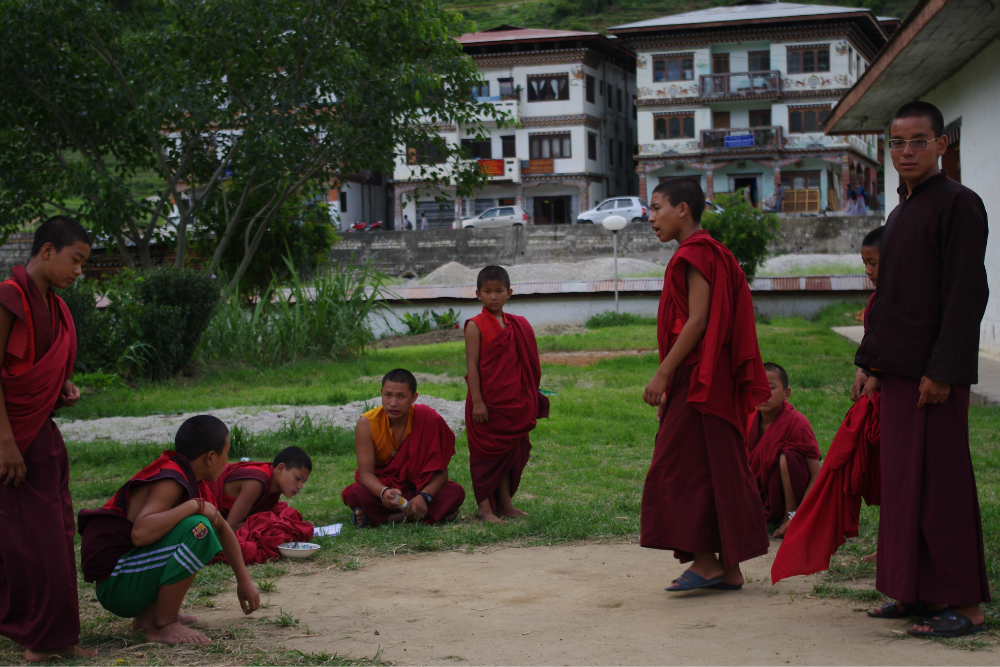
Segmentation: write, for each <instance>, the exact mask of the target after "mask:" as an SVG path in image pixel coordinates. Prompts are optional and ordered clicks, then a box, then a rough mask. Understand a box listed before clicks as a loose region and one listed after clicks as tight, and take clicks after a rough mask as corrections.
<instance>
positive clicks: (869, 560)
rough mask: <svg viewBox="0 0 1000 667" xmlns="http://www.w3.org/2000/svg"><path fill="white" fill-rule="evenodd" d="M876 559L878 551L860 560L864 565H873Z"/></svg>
mask: <svg viewBox="0 0 1000 667" xmlns="http://www.w3.org/2000/svg"><path fill="white" fill-rule="evenodd" d="M877 558H878V551H876V552H875V553H870V554H868V555H867V556H862V557H861V560H862V561H863V562H865V563H874V562H875V560H876V559H877Z"/></svg>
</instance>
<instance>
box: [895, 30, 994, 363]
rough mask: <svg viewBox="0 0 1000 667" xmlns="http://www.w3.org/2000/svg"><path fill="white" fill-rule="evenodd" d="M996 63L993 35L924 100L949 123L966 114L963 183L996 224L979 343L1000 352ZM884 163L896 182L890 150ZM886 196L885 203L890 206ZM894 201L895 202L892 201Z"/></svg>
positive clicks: (989, 252) (988, 259)
mask: <svg viewBox="0 0 1000 667" xmlns="http://www.w3.org/2000/svg"><path fill="white" fill-rule="evenodd" d="M997 62H1000V41H997V40H994V41H993V42H991V43H990V45H989V46H987V47H986V48H985V49H983V50H982V51H981V52H980V53H979V55H977V56H976V57H975V58H973V59H972V60H971V61H969V62H968V63H967V64H966V65H965V66H964V67H963V68H962V69H960V70H959V71H958V72H956V73H955V74H954V75H953V76H952V77H951V78H950V79H948V80H947V81H946V82H944V83H943V84H941V85H940V86H938V87H937V88H935V89H934V90H932V91H931V92H930V93H929V94H928V95H926V96H925V97H924V98H923V99H924V100H926V101H928V102H930V103H931V104H934V105H936V106H937V107H938V108H939V109H941V112H942V113H943V114H944V122H945V124H946V125H947V124H948V123H951V122H952V121H954V120H956V119H958V118H961V119H962V140H961V144H960V147H961V148H960V156H961V165H962V184H963V185H965V186H966V187H968V188H971V189H972V190H975V192H976V194H978V195H979V196H980V197H982V199H983V203H984V204H985V205H986V213H987V215H988V216H989V219H990V221H991V222H992V224H993V230H992V233H991V234H990V236H989V241H988V245H987V246H986V271H987V274H988V276H989V285H990V300H989V305H987V307H986V316H985V317H984V318H983V324H982V329H981V334H982V335H981V338H980V345H981V349H982V350H983V351H984V352H986V353H988V354H991V355H997V356H1000V234H998V233H997V231H996V230H997V225H998V223H1000V187H998V181H997V174H998V173H1000V159H998V157H997V150H996V121H997V107H998V104H1000V71H998V70H997V67H996V63H997ZM886 162H887V164H886V185H887V186H889V185H891V184H894V183H895V182H896V178H897V177H896V176H895V174H893V176H890V175H889V174H890V169H891V165H890V164H888V163H889V162H890V160H889V156H888V155H887V156H886ZM890 179H891V180H890ZM886 190H889V187H887V188H886ZM888 196H889V195H887V198H886V203H887V206H886V208H889V207H890V206H891V205H892V204H890V203H889V199H888ZM892 203H893V204H895V203H897V202H896V201H895V200H894V201H893V202H892Z"/></svg>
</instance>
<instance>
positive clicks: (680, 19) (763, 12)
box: [609, 2, 868, 30]
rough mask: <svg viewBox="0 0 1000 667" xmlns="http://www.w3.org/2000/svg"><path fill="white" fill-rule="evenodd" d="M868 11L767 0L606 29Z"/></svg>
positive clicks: (855, 8) (673, 15) (712, 8)
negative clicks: (762, 2) (766, 0)
mask: <svg viewBox="0 0 1000 667" xmlns="http://www.w3.org/2000/svg"><path fill="white" fill-rule="evenodd" d="M864 11H868V10H866V9H864V8H859V7H833V6H830V5H800V4H797V3H793V2H769V3H765V4H755V5H728V6H724V7H710V8H709V9H699V10H698V11H694V12H684V13H683V14H671V15H670V16H661V17H659V18H655V19H646V20H645V21H636V22H635V23H626V24H625V25H616V26H613V27H611V28H609V30H629V29H632V28H652V27H659V26H665V27H669V26H683V25H689V24H703V23H724V22H739V21H756V20H760V19H781V18H797V17H803V16H828V15H831V14H856V13H858V12H864Z"/></svg>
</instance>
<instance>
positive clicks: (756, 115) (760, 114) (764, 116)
mask: <svg viewBox="0 0 1000 667" xmlns="http://www.w3.org/2000/svg"><path fill="white" fill-rule="evenodd" d="M770 124H771V110H770V109H756V110H752V111H751V112H750V127H767V126H768V125H770Z"/></svg>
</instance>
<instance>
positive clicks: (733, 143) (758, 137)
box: [701, 125, 783, 150]
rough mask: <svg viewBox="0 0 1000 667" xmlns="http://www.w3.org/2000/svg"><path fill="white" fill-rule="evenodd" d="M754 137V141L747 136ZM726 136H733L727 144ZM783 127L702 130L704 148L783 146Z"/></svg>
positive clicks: (728, 148)
mask: <svg viewBox="0 0 1000 667" xmlns="http://www.w3.org/2000/svg"><path fill="white" fill-rule="evenodd" d="M748 136H752V137H753V141H752V142H751V141H750V139H748V138H745V137H748ZM726 137H731V138H730V140H729V142H728V143H729V145H728V146H727V145H726V144H727V141H726ZM782 144H783V142H782V140H781V127H780V126H777V125H772V126H768V127H746V128H732V129H726V130H702V131H701V148H702V150H734V149H737V148H781V146H782Z"/></svg>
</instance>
